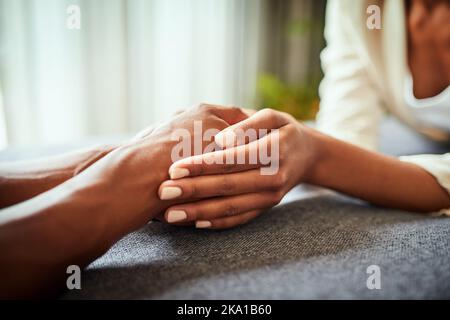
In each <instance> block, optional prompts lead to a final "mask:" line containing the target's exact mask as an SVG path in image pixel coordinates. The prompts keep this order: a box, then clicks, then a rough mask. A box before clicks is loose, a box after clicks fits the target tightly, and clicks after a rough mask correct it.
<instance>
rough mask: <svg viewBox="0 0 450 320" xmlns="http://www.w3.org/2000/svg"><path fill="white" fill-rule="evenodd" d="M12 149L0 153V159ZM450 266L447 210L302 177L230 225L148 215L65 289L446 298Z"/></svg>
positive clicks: (397, 128)
mask: <svg viewBox="0 0 450 320" xmlns="http://www.w3.org/2000/svg"><path fill="white" fill-rule="evenodd" d="M381 137H382V141H381V146H382V149H383V151H384V152H386V153H389V154H394V155H400V154H413V153H422V152H431V153H442V152H444V151H446V150H449V148H448V147H447V146H443V145H436V144H431V143H429V142H427V141H426V140H424V139H423V138H422V137H419V136H417V135H415V134H413V133H411V132H410V131H408V130H406V129H405V128H404V127H402V126H401V125H399V124H397V123H395V122H393V121H391V120H389V121H387V122H385V123H384V124H383V128H382V132H381ZM30 153H32V152H31V151H29V152H28V154H30ZM18 154H20V150H19V151H15V153H9V154H8V153H0V160H1V159H10V160H11V159H14V158H17V155H18ZM370 265H378V266H379V267H380V268H381V289H380V290H369V289H368V288H367V287H366V280H367V277H368V274H367V273H366V269H367V267H368V266H370ZM449 265H450V218H443V217H431V216H425V215H420V214H415V213H408V212H400V211H394V210H387V209H381V208H376V207H372V206H369V205H367V204H364V203H362V202H360V201H357V200H354V199H350V198H347V197H344V196H342V195H338V194H335V193H333V192H330V191H326V190H322V189H317V188H312V187H308V186H303V187H297V188H296V189H294V190H293V191H292V192H291V193H289V194H288V195H287V196H286V197H285V199H284V201H283V203H282V204H281V205H280V206H277V207H276V208H274V209H272V210H269V211H268V212H267V213H266V214H264V215H262V216H261V217H259V218H258V219H256V220H254V221H253V222H251V223H249V224H247V225H245V226H242V227H239V228H236V229H233V230H226V231H204V230H194V229H186V228H177V227H172V226H168V225H165V224H162V223H151V224H149V225H147V226H145V227H144V228H142V229H141V230H139V231H136V232H134V233H132V234H130V235H128V236H127V237H125V238H124V239H122V240H121V241H119V242H118V243H117V244H116V245H115V246H114V247H113V248H111V250H109V251H108V252H107V253H106V254H105V255H104V256H103V257H101V258H99V259H97V260H96V261H95V262H93V263H92V264H91V265H90V266H89V267H88V268H87V269H86V270H85V271H83V274H82V290H79V291H78V290H74V291H67V292H65V293H64V294H63V295H62V296H61V298H63V299H91V298H97V299H103V298H118V299H126V298H132V299H266V298H267V299H315V298H321V299H380V298H387V299H398V298H450V270H449V267H448V266H449Z"/></svg>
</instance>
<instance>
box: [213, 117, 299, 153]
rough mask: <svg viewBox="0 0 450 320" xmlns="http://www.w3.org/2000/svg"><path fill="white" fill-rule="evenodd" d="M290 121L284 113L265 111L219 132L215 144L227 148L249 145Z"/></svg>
mask: <svg viewBox="0 0 450 320" xmlns="http://www.w3.org/2000/svg"><path fill="white" fill-rule="evenodd" d="M289 121H290V119H289V117H287V116H286V115H285V114H284V113H281V112H279V111H275V110H273V109H263V110H261V111H258V112H256V113H255V114H254V115H252V116H251V117H249V118H247V119H245V120H243V121H241V122H238V123H236V124H234V125H232V126H230V127H228V128H225V129H224V130H222V131H221V132H219V133H218V134H217V135H216V136H215V142H216V143H217V144H218V145H219V146H221V147H226V148H230V147H233V146H236V145H243V144H247V143H249V142H251V141H255V140H256V139H259V138H261V137H262V136H264V135H266V134H267V133H268V132H269V130H271V129H278V128H281V127H282V126H284V125H286V124H288V123H289Z"/></svg>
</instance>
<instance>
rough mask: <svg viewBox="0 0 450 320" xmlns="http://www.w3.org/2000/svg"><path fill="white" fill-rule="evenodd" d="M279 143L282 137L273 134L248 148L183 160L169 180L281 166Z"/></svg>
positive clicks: (174, 168)
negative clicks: (279, 164)
mask: <svg viewBox="0 0 450 320" xmlns="http://www.w3.org/2000/svg"><path fill="white" fill-rule="evenodd" d="M279 141H280V133H279V132H278V131H273V132H271V133H270V134H268V135H266V136H264V137H262V138H261V139H258V140H256V141H252V142H250V143H249V144H245V145H239V146H236V147H234V148H228V149H224V150H219V151H215V152H208V153H204V154H200V155H195V156H192V157H188V158H184V159H181V160H179V161H177V162H175V163H173V164H172V165H171V166H170V168H169V176H170V178H171V179H172V180H176V179H181V178H184V177H187V176H189V177H193V176H198V175H208V174H224V173H231V172H241V171H246V170H251V169H255V168H261V167H264V166H269V165H272V162H273V163H275V162H278V163H279V155H280V154H279Z"/></svg>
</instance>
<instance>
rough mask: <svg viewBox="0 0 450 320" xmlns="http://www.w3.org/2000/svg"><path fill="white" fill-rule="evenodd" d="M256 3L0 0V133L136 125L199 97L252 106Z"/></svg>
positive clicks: (99, 130) (52, 133)
mask: <svg viewBox="0 0 450 320" xmlns="http://www.w3.org/2000/svg"><path fill="white" fill-rule="evenodd" d="M69 5H78V6H79V8H80V10H81V29H80V30H70V29H68V28H67V27H66V19H67V18H68V14H67V13H66V9H67V7H68V6H69ZM261 7H262V4H261V1H260V0H0V85H1V92H2V93H3V117H4V119H3V120H4V121H3V124H2V122H1V119H0V127H3V128H2V129H4V127H5V126H6V130H5V132H6V141H7V142H8V144H9V145H12V146H14V145H29V144H51V143H62V142H67V141H73V140H80V139H82V138H84V137H87V136H90V135H97V134H102V135H108V134H120V133H125V132H133V131H136V130H139V129H140V128H142V127H145V126H147V125H148V124H150V123H153V122H155V121H159V120H162V119H167V118H168V117H170V115H171V114H173V112H175V111H176V110H178V109H181V108H186V107H190V106H192V105H194V104H197V103H199V102H212V103H218V104H225V105H247V106H249V105H250V106H251V104H252V103H253V101H254V100H253V98H254V94H255V83H256V77H257V69H258V57H259V55H258V52H259V50H258V47H259V38H260V35H259V30H260V28H259V24H260V19H259V17H260V11H261ZM0 112H1V103H0ZM0 135H1V130H0ZM0 139H1V136H0ZM0 141H1V140H0Z"/></svg>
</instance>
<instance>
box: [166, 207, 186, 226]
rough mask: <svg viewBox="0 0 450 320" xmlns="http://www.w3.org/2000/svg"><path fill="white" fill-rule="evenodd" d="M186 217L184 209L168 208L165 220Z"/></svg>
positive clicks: (180, 219) (169, 220)
mask: <svg viewBox="0 0 450 320" xmlns="http://www.w3.org/2000/svg"><path fill="white" fill-rule="evenodd" d="M186 219H187V214H186V211H184V210H170V211H169V212H168V213H167V222H169V223H174V222H180V221H183V220H186Z"/></svg>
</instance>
